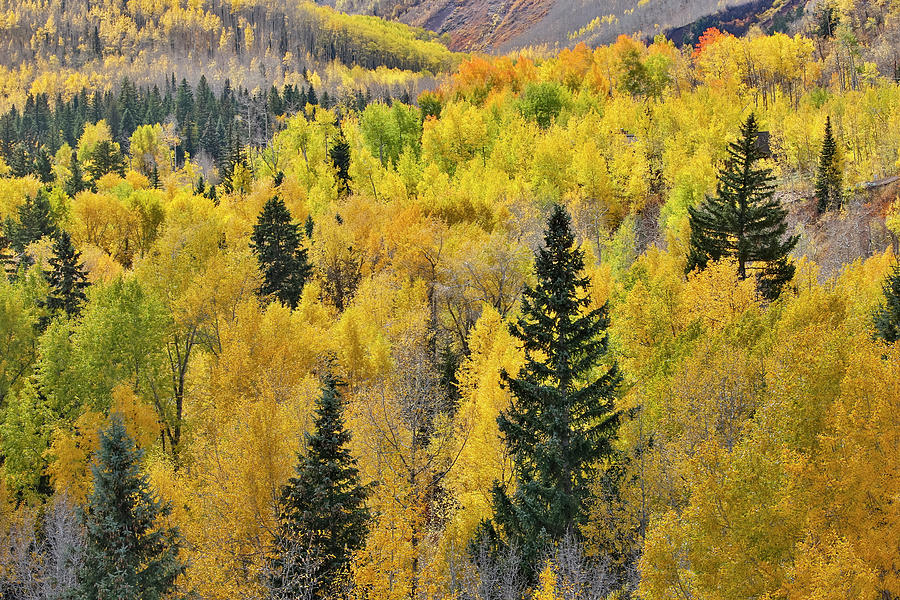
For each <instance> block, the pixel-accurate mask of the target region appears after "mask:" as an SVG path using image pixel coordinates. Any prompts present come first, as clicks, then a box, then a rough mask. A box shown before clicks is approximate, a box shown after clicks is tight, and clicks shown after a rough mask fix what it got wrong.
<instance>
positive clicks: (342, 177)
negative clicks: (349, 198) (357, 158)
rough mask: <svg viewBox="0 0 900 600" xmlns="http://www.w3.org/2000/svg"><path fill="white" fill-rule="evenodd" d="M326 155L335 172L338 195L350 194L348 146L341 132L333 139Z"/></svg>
mask: <svg viewBox="0 0 900 600" xmlns="http://www.w3.org/2000/svg"><path fill="white" fill-rule="evenodd" d="M328 155H329V157H330V158H331V164H333V165H334V169H335V171H337V186H338V195H339V196H346V195H347V194H349V193H350V144H348V143H347V139H346V138H345V137H344V133H343V132H341V134H340V135H339V136H338V137H337V139H335V141H334V144H333V145H332V146H331V148H330V149H329V150H328Z"/></svg>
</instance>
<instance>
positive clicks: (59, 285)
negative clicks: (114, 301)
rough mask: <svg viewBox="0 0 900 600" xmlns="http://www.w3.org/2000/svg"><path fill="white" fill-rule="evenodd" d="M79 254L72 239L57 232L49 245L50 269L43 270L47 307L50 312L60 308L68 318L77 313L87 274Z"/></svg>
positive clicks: (85, 286)
mask: <svg viewBox="0 0 900 600" xmlns="http://www.w3.org/2000/svg"><path fill="white" fill-rule="evenodd" d="M80 257H81V254H80V253H79V252H78V251H77V250H75V246H74V245H72V238H71V237H69V234H68V233H67V232H65V231H63V232H61V233H60V234H59V235H58V236H57V237H56V241H55V242H54V244H53V256H51V257H50V259H49V261H48V262H49V263H50V270H49V271H48V272H47V283H48V284H49V288H50V290H49V294H48V296H47V308H48V309H50V311H51V312H57V311H63V312H65V313H66V315H68V316H69V317H74V316H77V315H78V314H79V313H80V312H81V306H82V304H84V301H85V299H86V296H85V293H84V290H85V289H86V288H87V286H88V283H87V274H86V273H85V271H84V266H83V265H82V264H81V261H80V260H79V258H80Z"/></svg>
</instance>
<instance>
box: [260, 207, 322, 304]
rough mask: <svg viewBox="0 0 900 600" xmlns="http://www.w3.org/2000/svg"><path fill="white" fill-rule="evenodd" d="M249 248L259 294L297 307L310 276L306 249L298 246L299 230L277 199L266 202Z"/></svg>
mask: <svg viewBox="0 0 900 600" xmlns="http://www.w3.org/2000/svg"><path fill="white" fill-rule="evenodd" d="M250 246H251V248H252V249H253V251H254V252H255V253H256V256H257V258H258V260H259V266H260V269H261V270H262V271H263V284H262V286H261V287H260V290H259V291H260V294H262V295H263V296H275V297H276V298H278V299H279V300H281V301H282V302H284V303H285V304H286V305H288V306H290V307H291V308H295V307H296V306H297V302H298V301H299V300H300V294H301V293H302V292H303V285H304V284H305V283H306V279H307V278H308V277H309V275H310V266H309V260H308V258H307V255H306V249H305V248H301V246H300V226H299V225H298V224H296V223H293V222H292V221H291V213H290V212H289V211H288V209H287V207H286V206H285V205H284V201H282V200H281V198H279V197H278V196H275V197H273V198H271V199H269V200H268V201H267V202H266V204H265V206H263V210H262V212H261V213H260V215H259V218H258V220H257V223H256V225H254V226H253V235H252V236H251V237H250Z"/></svg>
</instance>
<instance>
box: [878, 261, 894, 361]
mask: <svg viewBox="0 0 900 600" xmlns="http://www.w3.org/2000/svg"><path fill="white" fill-rule="evenodd" d="M882 293H883V294H884V303H883V304H881V305H880V306H879V307H878V308H876V309H875V314H874V315H873V320H874V321H875V337H878V338H881V339H883V340H884V341H885V342H887V343H889V344H893V343H894V342H896V341H897V340H898V339H900V264H896V265H894V268H893V269H892V270H891V273H890V274H889V275H888V277H887V279H886V280H885V282H884V285H883V287H882Z"/></svg>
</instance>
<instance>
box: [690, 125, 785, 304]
mask: <svg viewBox="0 0 900 600" xmlns="http://www.w3.org/2000/svg"><path fill="white" fill-rule="evenodd" d="M758 137H759V129H758V127H757V124H756V118H755V117H754V116H753V115H752V114H751V115H750V116H749V117H748V118H747V121H746V122H744V124H743V125H742V126H741V133H740V138H739V139H738V140H737V141H735V142H732V143H731V144H729V145H728V158H727V159H726V162H725V167H724V168H723V169H722V170H721V171H719V183H718V190H717V193H716V196H715V197H714V198H707V199H706V200H705V201H704V202H703V203H702V204H701V205H700V206H698V207H696V208H695V207H689V208H688V213H689V216H690V224H691V247H690V253H689V255H688V264H687V271H688V272H690V271H693V270H694V269H705V268H706V265H707V264H708V263H709V261H715V260H719V259H722V258H726V257H727V258H733V259H734V260H736V261H737V265H738V275H739V276H740V278H741V279H746V278H747V276H748V275H749V274H750V273H751V271H755V272H756V276H757V281H758V287H759V290H760V293H762V294H763V295H764V296H765V297H766V298H769V299H774V298H776V297H777V296H778V294H779V293H780V292H781V288H782V287H783V285H784V284H785V283H786V282H788V281H790V280H791V278H792V277H793V275H794V265H793V264H791V263H790V262H789V261H788V254H789V253H790V251H791V250H792V249H793V248H794V246H795V245H796V244H797V239H798V238H797V237H788V238H785V232H786V231H787V220H786V217H787V211H786V210H785V209H784V208H782V206H781V203H780V202H779V201H778V200H777V199H776V198H775V187H774V186H773V185H772V182H773V179H774V178H773V177H772V173H771V170H770V169H766V168H762V167H758V166H757V165H756V162H757V161H758V160H759V159H760V158H762V157H763V152H762V150H761V149H760V148H759V146H758V143H757V138H758Z"/></svg>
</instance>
